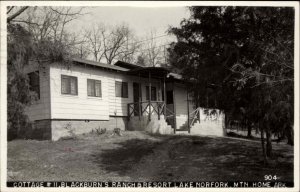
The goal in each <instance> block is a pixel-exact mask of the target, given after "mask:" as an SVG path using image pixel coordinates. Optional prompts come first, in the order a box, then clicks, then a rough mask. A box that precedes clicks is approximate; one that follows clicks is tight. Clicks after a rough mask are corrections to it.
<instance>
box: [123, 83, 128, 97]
mask: <svg viewBox="0 0 300 192" xmlns="http://www.w3.org/2000/svg"><path fill="white" fill-rule="evenodd" d="M122 97H125V98H128V83H127V82H122Z"/></svg>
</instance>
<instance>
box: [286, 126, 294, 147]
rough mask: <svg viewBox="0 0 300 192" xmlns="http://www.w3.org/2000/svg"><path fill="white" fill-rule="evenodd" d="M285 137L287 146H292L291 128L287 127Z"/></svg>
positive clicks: (292, 135)
mask: <svg viewBox="0 0 300 192" xmlns="http://www.w3.org/2000/svg"><path fill="white" fill-rule="evenodd" d="M286 137H287V139H288V142H287V144H289V145H291V146H294V134H293V128H292V127H291V126H288V127H287V131H286Z"/></svg>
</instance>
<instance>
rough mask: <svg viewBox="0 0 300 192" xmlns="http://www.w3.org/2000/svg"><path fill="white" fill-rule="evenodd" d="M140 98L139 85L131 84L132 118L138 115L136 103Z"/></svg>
mask: <svg viewBox="0 0 300 192" xmlns="http://www.w3.org/2000/svg"><path fill="white" fill-rule="evenodd" d="M140 97H142V96H141V86H140V84H139V83H133V102H134V103H135V104H134V116H138V115H139V111H140V108H139V104H138V103H137V102H139V101H140Z"/></svg>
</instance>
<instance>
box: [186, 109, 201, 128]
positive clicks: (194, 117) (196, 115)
mask: <svg viewBox="0 0 300 192" xmlns="http://www.w3.org/2000/svg"><path fill="white" fill-rule="evenodd" d="M197 120H198V121H199V123H200V107H198V108H197V109H195V110H194V111H193V112H191V113H190V114H189V122H188V125H189V129H190V128H191V127H192V126H193V125H194V123H195V122H196V121H197Z"/></svg>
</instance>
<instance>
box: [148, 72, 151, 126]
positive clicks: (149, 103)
mask: <svg viewBox="0 0 300 192" xmlns="http://www.w3.org/2000/svg"><path fill="white" fill-rule="evenodd" d="M148 105H149V117H148V118H149V121H151V73H150V71H149V101H148Z"/></svg>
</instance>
